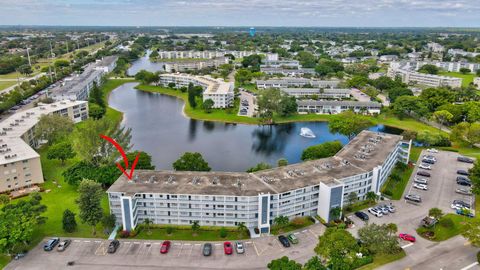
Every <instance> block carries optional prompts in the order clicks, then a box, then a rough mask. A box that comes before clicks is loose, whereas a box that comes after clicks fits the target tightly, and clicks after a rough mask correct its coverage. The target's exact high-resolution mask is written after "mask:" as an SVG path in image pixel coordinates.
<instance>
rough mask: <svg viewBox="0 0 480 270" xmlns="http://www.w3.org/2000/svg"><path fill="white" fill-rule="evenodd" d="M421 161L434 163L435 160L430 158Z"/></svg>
mask: <svg viewBox="0 0 480 270" xmlns="http://www.w3.org/2000/svg"><path fill="white" fill-rule="evenodd" d="M422 162H423V163H428V164H435V161H434V160H431V159H422Z"/></svg>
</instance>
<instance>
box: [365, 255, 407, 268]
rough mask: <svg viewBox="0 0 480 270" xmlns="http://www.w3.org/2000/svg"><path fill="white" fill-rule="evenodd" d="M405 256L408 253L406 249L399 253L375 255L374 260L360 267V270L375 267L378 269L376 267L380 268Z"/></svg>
mask: <svg viewBox="0 0 480 270" xmlns="http://www.w3.org/2000/svg"><path fill="white" fill-rule="evenodd" d="M405 256H407V254H405V251H403V250H402V251H401V252H399V253H397V254H382V255H375V256H374V257H373V262H372V263H369V264H367V265H364V266H362V267H360V268H358V270H373V269H376V268H378V267H380V266H382V265H385V264H388V263H391V262H393V261H396V260H400V259H402V258H403V257H405Z"/></svg>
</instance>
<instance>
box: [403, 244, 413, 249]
mask: <svg viewBox="0 0 480 270" xmlns="http://www.w3.org/2000/svg"><path fill="white" fill-rule="evenodd" d="M410 246H413V243H410V244H406V245H404V246H401V248H407V247H410Z"/></svg>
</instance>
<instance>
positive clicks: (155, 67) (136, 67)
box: [127, 51, 164, 76]
mask: <svg viewBox="0 0 480 270" xmlns="http://www.w3.org/2000/svg"><path fill="white" fill-rule="evenodd" d="M150 53H151V51H147V52H146V53H145V55H144V56H143V57H141V58H139V59H137V60H135V61H134V62H133V63H132V66H131V67H130V68H129V69H128V70H127V74H128V75H130V76H135V74H137V72H139V71H140V70H142V69H145V70H147V71H150V72H156V71H163V65H164V63H162V62H150V58H149V57H148V56H149V55H150Z"/></svg>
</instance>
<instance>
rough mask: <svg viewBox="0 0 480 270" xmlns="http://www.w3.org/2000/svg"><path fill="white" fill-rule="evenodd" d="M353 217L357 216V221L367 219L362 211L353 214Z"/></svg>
mask: <svg viewBox="0 0 480 270" xmlns="http://www.w3.org/2000/svg"><path fill="white" fill-rule="evenodd" d="M355 216H357V217H358V218H359V219H361V220H363V221H367V220H368V219H369V217H368V215H367V214H366V213H364V212H362V211H357V212H355Z"/></svg>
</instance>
